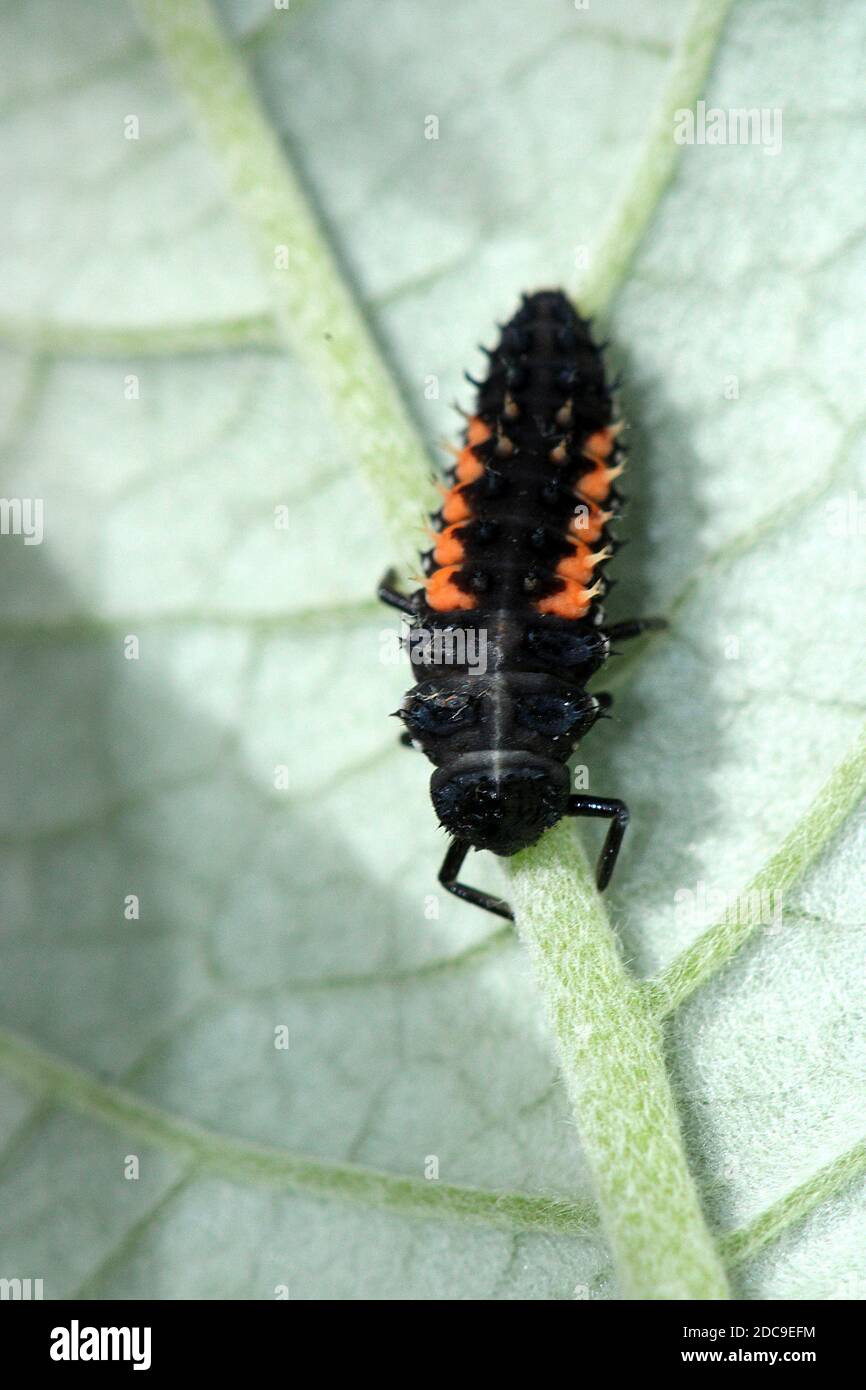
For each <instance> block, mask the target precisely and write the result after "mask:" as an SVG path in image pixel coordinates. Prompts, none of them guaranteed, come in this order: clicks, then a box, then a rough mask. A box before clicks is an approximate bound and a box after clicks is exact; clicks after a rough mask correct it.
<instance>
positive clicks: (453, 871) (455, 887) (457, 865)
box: [439, 840, 514, 922]
mask: <svg viewBox="0 0 866 1390" xmlns="http://www.w3.org/2000/svg"><path fill="white" fill-rule="evenodd" d="M469 848H470V847H469V844H468V842H467V841H466V840H452V842H451V844H450V846H449V849H448V853H447V854H446V855H445V858H444V859H443V861H442V868H441V869H440V870H439V882H440V883H441V884H442V887H443V888H447V889H448V892H449V893H453V894H454V896H455V897H457V898H462V899H463V901H464V902H465V903H472V904H473V905H474V906H475V907H483V908H484V911H485V912H495V914H496V916H497V917H505V918H507V920H508V921H509V922H513V921H514V914H513V912H512V911H511V908H510V907H509V906H508V904H507V903H504V902H503V901H502V899H501V898H495V897H494V896H493V894H492V893H483V892H482V891H481V889H480V888H470V887H469V885H468V884H467V883H458V882H457V875H458V874H459V872H460V870H461V868H462V867H463V860H464V859H465V858H466V855H467V854H468V853H469Z"/></svg>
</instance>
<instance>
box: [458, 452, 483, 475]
mask: <svg viewBox="0 0 866 1390" xmlns="http://www.w3.org/2000/svg"><path fill="white" fill-rule="evenodd" d="M483 472H484V464H483V463H482V462H481V460H480V459H477V458H476V457H475V455H474V453H473V452H472V446H471V445H469V444H467V446H466V448H465V449H463V450H461V452H460V454H459V455H458V458H457V469H456V473H455V476H456V478H457V481H458V483H474V482H475V479H476V478H480V477H481V474H482V473H483Z"/></svg>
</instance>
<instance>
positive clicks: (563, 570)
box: [556, 544, 612, 584]
mask: <svg viewBox="0 0 866 1390" xmlns="http://www.w3.org/2000/svg"><path fill="white" fill-rule="evenodd" d="M611 554H612V551H611V550H610V547H609V546H605V548H604V550H590V548H589V546H588V545H582V544H579V545H578V546H577V547H576V548H575V550H574V551H573V552H572V554H571V555H566V556H564V557H563V559H561V560H560V562H559V564H558V565H557V567H556V573H557V574H558V575H559V577H560V579H575V580H577V581H578V583H580V584H588V583H589V581H590V579H592V572H593V570H594V569H595V567H596V565H600V564H602V563H603V562H604V561H605V560H609V559H610V556H611Z"/></svg>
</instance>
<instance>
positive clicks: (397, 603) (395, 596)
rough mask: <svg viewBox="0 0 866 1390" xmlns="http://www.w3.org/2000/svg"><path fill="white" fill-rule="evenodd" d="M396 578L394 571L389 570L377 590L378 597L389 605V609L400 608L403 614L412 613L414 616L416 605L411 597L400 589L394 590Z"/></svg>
mask: <svg viewBox="0 0 866 1390" xmlns="http://www.w3.org/2000/svg"><path fill="white" fill-rule="evenodd" d="M396 577H397V576H396V574H395V572H394V570H387V571H386V573H385V574H384V575H383V576H382V581H381V583H380V584H379V587H378V589H377V590H376V596H377V598H379V599H380V600H381V602H382V603H387V605H388V607H389V608H399V610H400V612H401V613H411V614H412V615H413V616H414V614H415V605H414V603H413V602H412V600H411V598H410V597H409V595H408V594H401V593H400V591H399V589H395V588H394V581H395V579H396Z"/></svg>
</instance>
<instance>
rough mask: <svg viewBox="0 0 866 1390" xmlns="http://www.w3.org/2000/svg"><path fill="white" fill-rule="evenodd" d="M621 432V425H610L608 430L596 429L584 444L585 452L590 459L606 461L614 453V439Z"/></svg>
mask: <svg viewBox="0 0 866 1390" xmlns="http://www.w3.org/2000/svg"><path fill="white" fill-rule="evenodd" d="M618 433H619V426H617V425H610V426H609V427H608V428H607V429H606V430H596V432H595V434H591V435H590V436H589V439H588V440H587V441H586V443H585V444H584V446H583V452H584V454H585V455H586V457H587V458H588V459H593V460H594V461H595V462H599V461H601V462H602V463H603V462H604V460H605V459H609V458H610V456H611V454H612V453H613V441H614V439H615V438H616V436H617V434H618Z"/></svg>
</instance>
